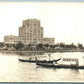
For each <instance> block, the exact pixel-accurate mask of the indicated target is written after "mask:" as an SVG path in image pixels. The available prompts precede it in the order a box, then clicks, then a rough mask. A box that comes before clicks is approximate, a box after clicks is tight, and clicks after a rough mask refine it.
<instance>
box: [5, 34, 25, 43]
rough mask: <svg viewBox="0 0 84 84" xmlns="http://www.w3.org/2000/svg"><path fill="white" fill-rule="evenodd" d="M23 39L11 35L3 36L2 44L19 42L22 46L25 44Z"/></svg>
mask: <svg viewBox="0 0 84 84" xmlns="http://www.w3.org/2000/svg"><path fill="white" fill-rule="evenodd" d="M24 39H25V38H24V37H20V36H13V35H9V36H4V42H5V43H7V44H17V43H18V42H20V41H21V42H22V43H23V44H25V40H24Z"/></svg>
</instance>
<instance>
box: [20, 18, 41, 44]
mask: <svg viewBox="0 0 84 84" xmlns="http://www.w3.org/2000/svg"><path fill="white" fill-rule="evenodd" d="M19 36H21V37H22V36H23V37H24V38H25V44H29V43H36V44H39V43H42V40H43V28H42V27H41V26H40V21H39V20H36V19H28V20H24V21H23V23H22V27H19Z"/></svg>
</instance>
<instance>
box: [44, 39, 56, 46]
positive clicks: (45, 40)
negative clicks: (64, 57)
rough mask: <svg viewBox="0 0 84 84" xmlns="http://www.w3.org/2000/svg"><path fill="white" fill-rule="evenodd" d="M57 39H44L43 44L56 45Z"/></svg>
mask: <svg viewBox="0 0 84 84" xmlns="http://www.w3.org/2000/svg"><path fill="white" fill-rule="evenodd" d="M54 42H55V39H54V38H47V37H46V38H43V44H49V45H54Z"/></svg>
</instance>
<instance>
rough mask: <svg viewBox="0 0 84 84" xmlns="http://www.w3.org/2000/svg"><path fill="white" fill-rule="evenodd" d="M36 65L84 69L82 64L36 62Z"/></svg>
mask: <svg viewBox="0 0 84 84" xmlns="http://www.w3.org/2000/svg"><path fill="white" fill-rule="evenodd" d="M36 64H37V65H40V66H44V67H50V68H72V69H84V66H77V65H63V64H56V65H54V64H53V63H36Z"/></svg>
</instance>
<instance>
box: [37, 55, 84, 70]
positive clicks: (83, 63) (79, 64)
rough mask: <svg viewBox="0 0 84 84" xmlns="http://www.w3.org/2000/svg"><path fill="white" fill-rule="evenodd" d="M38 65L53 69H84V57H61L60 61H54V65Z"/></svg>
mask: <svg viewBox="0 0 84 84" xmlns="http://www.w3.org/2000/svg"><path fill="white" fill-rule="evenodd" d="M36 64H37V65H40V66H44V67H53V68H73V69H84V57H80V58H79V57H77V56H76V57H70V56H69V57H68V56H67V57H66V56H65V57H61V58H59V59H58V60H54V61H53V63H38V62H37V63H36Z"/></svg>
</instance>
